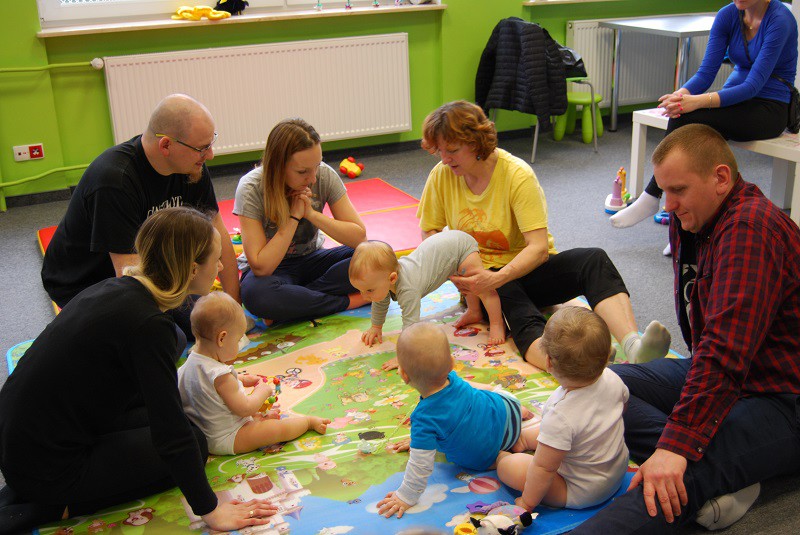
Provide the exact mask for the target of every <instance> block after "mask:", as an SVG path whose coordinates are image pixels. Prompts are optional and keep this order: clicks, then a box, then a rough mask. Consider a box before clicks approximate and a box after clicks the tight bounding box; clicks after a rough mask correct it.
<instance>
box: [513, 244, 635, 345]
mask: <svg viewBox="0 0 800 535" xmlns="http://www.w3.org/2000/svg"><path fill="white" fill-rule="evenodd" d="M618 293H625V294H627V293H628V289H627V288H626V287H625V282H623V280H622V276H621V275H620V274H619V271H617V268H616V266H614V263H613V262H611V259H610V258H608V255H607V254H606V252H605V251H604V250H602V249H598V248H585V249H570V250H568V251H564V252H561V253H558V254H555V255H550V258H549V260H548V261H547V262H545V263H544V264H542V265H541V266H539V267H537V268H536V269H534V270H533V271H531V272H530V273H528V274H527V275H525V276H522V277H520V278H518V279H516V280H513V281H511V282H508V283H506V284H504V285H503V286H501V287H500V288H498V289H497V294H498V295H499V296H500V304H501V307H502V309H503V314H504V315H505V317H506V321H508V324H509V327H511V336H513V337H514V343H515V344H516V345H517V349H519V351H520V354H521V355H522V356H523V357H524V356H525V353H526V352H527V351H528V348H529V347H530V345H531V344H532V343H533V342H534V341H535V340H536V339H537V338H539V337H541V336H542V333H543V332H544V325H545V323H546V321H547V320H546V319H545V317H544V314H542V312H541V310H540V308H541V307H547V306H552V305H557V304H559V303H563V302H564V301H569V300H570V299H572V298H574V297H578V296H579V295H583V296H584V297H586V300H587V301H589V306H591V307H592V308H594V307H595V305H597V303H599V302H600V301H603V300H604V299H606V298H608V297H611V296H613V295H617V294H618Z"/></svg>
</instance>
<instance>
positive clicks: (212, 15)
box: [172, 6, 231, 20]
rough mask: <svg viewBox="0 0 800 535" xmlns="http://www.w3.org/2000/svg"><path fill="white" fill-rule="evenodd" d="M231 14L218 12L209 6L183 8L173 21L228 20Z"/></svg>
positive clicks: (174, 16)
mask: <svg viewBox="0 0 800 535" xmlns="http://www.w3.org/2000/svg"><path fill="white" fill-rule="evenodd" d="M230 16H231V14H230V13H228V12H227V11H217V10H216V9H214V8H212V7H209V6H194V7H192V6H181V7H179V8H178V10H177V11H176V12H175V14H174V15H172V19H173V20H200V19H202V18H203V17H205V18H207V19H208V20H221V19H227V18H228V17H230Z"/></svg>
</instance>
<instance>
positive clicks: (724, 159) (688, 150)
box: [652, 124, 739, 181]
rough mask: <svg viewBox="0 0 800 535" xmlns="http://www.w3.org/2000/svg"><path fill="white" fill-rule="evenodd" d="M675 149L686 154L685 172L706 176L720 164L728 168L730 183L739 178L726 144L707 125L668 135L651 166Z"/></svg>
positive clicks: (683, 127)
mask: <svg viewBox="0 0 800 535" xmlns="http://www.w3.org/2000/svg"><path fill="white" fill-rule="evenodd" d="M675 150H680V151H681V152H682V153H683V154H685V155H686V157H687V159H688V165H689V170H690V171H692V172H693V173H696V174H698V175H700V176H701V177H704V178H705V177H707V176H709V175H710V174H711V173H713V172H714V168H715V167H716V166H718V165H720V164H724V165H727V166H728V167H730V169H731V178H732V180H733V181H735V180H736V179H737V178H738V176H739V166H738V165H737V163H736V157H735V156H734V155H733V151H732V150H731V147H730V145H728V142H727V141H725V138H724V137H722V135H721V134H720V133H719V132H717V131H716V130H714V129H713V128H711V127H710V126H708V125H704V124H687V125H686V126H682V127H680V128H678V129H677V130H675V131H673V132H672V133H670V135H668V136H667V137H665V138H664V139H662V140H661V143H659V144H658V146H657V147H656V150H655V151H654V152H653V158H652V161H653V165H661V164H662V163H663V162H664V160H665V159H666V158H667V156H669V155H670V154H672V152H673V151H675Z"/></svg>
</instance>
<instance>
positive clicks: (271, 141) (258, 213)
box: [233, 119, 366, 321]
mask: <svg viewBox="0 0 800 535" xmlns="http://www.w3.org/2000/svg"><path fill="white" fill-rule="evenodd" d="M326 204H327V205H328V206H329V207H330V212H331V214H332V215H333V217H329V216H327V215H325V214H323V213H322V210H323V208H324V207H325V205H326ZM233 213H234V214H236V215H238V216H239V224H240V227H241V232H242V245H243V247H244V253H243V254H242V255H241V256H240V257H239V268H240V269H241V270H242V281H241V290H242V302H243V303H244V305H245V307H247V309H248V310H249V311H250V312H251V313H253V314H255V315H256V316H259V317H262V318H268V319H271V320H275V321H292V320H300V319H309V318H318V317H321V316H326V315H328V314H334V313H336V312H340V311H342V310H346V309H349V308H355V307H359V306H362V305H364V304H366V302H365V301H364V300H363V298H362V297H361V296H360V295H359V294H358V292H357V290H356V289H355V288H353V286H352V285H351V284H350V280H349V278H348V276H347V270H348V268H349V266H350V257H351V256H352V255H353V247H355V246H356V245H358V244H359V243H361V242H362V241H364V239H365V238H366V229H365V227H364V223H363V221H361V217H359V215H358V213H357V212H356V210H355V208H353V204H352V203H351V202H350V198H349V197H348V196H347V191H346V190H345V187H344V184H342V181H341V179H340V178H339V176H338V175H337V174H336V171H334V170H333V169H331V168H330V167H329V166H328V165H326V164H325V163H323V162H322V146H321V144H320V138H319V134H317V132H316V130H314V128H313V127H312V126H311V125H309V124H308V123H306V122H305V121H303V120H302V119H285V120H283V121H281V122H280V123H278V124H277V125H276V126H275V127H274V128H273V129H272V131H271V132H270V134H269V137H268V138H267V146H266V148H265V149H264V156H263V157H262V159H261V165H260V166H258V167H256V168H255V169H253V170H252V171H250V172H249V173H247V174H246V175H245V176H243V177H242V178H241V179H240V180H239V186H238V187H237V188H236V200H235V201H234V206H233ZM320 230H322V231H323V232H324V233H325V234H326V235H328V236H330V238H331V239H332V240H335V241H337V242H339V243H342V244H344V245H341V246H339V247H334V248H332V249H323V248H322V244H323V242H324V240H325V238H324V236H323V235H322V233H320ZM351 294H354V295H352V296H351Z"/></svg>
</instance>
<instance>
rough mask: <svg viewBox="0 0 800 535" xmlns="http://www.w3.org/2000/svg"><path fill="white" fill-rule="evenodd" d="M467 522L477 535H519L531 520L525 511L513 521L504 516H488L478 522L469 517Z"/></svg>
mask: <svg viewBox="0 0 800 535" xmlns="http://www.w3.org/2000/svg"><path fill="white" fill-rule="evenodd" d="M469 520H470V522H472V525H473V526H475V528H477V530H478V531H477V533H478V535H519V534H521V533H522V530H523V529H525V528H527V527H528V526H530V525H531V524H532V523H533V518H532V517H531V514H530V513H529V512H527V511H525V512H524V513H522V514H521V515H519V516H518V517H517V518H513V519H512V518H509V517H507V516H505V515H489V516H485V517H483V518H481V519H480V520H478V519H477V518H475V517H470V518H469Z"/></svg>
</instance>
